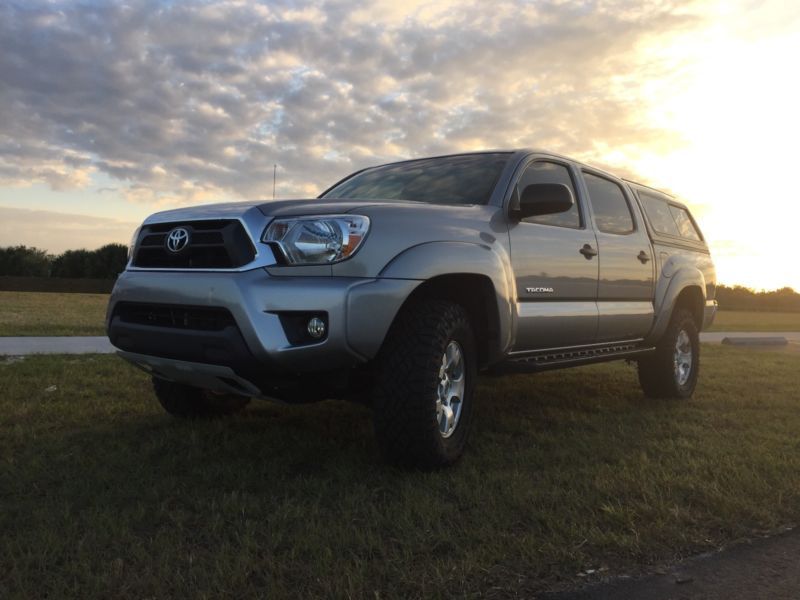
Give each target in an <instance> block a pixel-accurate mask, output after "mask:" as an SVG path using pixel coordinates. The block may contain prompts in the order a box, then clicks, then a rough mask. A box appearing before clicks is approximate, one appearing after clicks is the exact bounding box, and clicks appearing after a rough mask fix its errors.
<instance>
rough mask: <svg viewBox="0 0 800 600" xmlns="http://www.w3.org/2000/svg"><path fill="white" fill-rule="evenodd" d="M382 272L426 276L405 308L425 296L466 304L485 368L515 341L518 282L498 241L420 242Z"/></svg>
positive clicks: (482, 364)
mask: <svg viewBox="0 0 800 600" xmlns="http://www.w3.org/2000/svg"><path fill="white" fill-rule="evenodd" d="M381 276H382V277H393V278H406V277H413V278H415V279H419V278H420V276H422V278H423V280H422V281H421V282H420V284H419V285H418V286H417V287H416V288H415V289H414V291H413V292H412V293H411V294H409V296H408V297H407V298H406V300H405V302H404V303H403V305H402V306H401V307H400V310H401V311H402V310H403V307H405V306H406V305H407V304H408V303H409V302H414V301H418V300H420V299H422V298H425V297H431V298H442V299H446V300H450V301H452V302H455V303H457V304H460V305H461V306H463V307H464V308H465V310H466V311H467V313H468V314H469V317H470V321H471V322H472V324H473V328H474V330H475V338H476V339H475V341H476V345H477V348H478V361H479V365H480V366H481V367H484V366H487V365H489V364H492V363H493V362H496V361H498V360H500V358H502V356H503V355H504V353H505V352H506V350H507V349H508V348H509V347H510V346H511V344H512V340H513V335H512V323H513V314H514V313H513V298H514V292H513V290H514V285H515V284H514V277H513V273H512V272H511V269H510V260H509V259H508V255H507V253H506V252H505V250H504V249H503V248H501V247H499V246H498V245H497V244H493V245H492V246H489V245H483V244H474V243H464V242H431V243H427V244H422V245H419V246H415V247H413V248H410V249H408V250H406V251H405V252H403V253H402V254H400V255H398V256H397V257H395V259H393V260H392V261H391V262H390V263H389V264H388V265H387V266H386V267H385V268H384V269H383V271H382V272H381ZM398 314H399V311H398ZM395 318H397V317H395Z"/></svg>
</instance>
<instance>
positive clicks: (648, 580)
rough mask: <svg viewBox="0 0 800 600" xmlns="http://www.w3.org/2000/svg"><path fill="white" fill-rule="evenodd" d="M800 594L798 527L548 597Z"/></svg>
mask: <svg viewBox="0 0 800 600" xmlns="http://www.w3.org/2000/svg"><path fill="white" fill-rule="evenodd" d="M799 597H800V531H798V530H793V531H789V532H787V533H783V534H780V535H776V536H775V537H771V538H765V539H760V540H753V541H752V542H749V543H744V544H739V545H736V546H733V547H732V548H730V549H727V550H723V551H722V552H720V553H718V554H713V555H711V556H699V557H697V558H692V559H689V560H686V561H684V562H683V563H681V564H679V565H675V566H673V567H671V568H668V569H664V570H662V571H661V573H660V574H656V575H650V576H647V577H643V578H641V579H629V580H627V581H625V580H618V581H614V582H610V583H605V584H600V585H593V586H589V587H586V588H584V589H582V590H579V591H575V592H567V593H561V594H550V595H548V594H545V595H543V596H542V598H543V599H548V600H633V599H636V600H682V599H687V600H689V599H695V600H700V599H702V600H796V599H797V598H799Z"/></svg>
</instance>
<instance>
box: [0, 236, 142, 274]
mask: <svg viewBox="0 0 800 600" xmlns="http://www.w3.org/2000/svg"><path fill="white" fill-rule="evenodd" d="M127 262H128V248H127V247H126V246H125V245H123V244H107V245H105V246H103V247H102V248H98V249H97V250H67V251H66V252H63V253H61V254H58V255H54V254H48V253H47V251H45V250H40V249H39V248H34V247H28V246H10V247H7V248H0V276H4V275H5V276H10V277H69V278H77V279H116V277H117V275H119V274H120V273H121V272H122V271H124V270H125V265H126V264H127Z"/></svg>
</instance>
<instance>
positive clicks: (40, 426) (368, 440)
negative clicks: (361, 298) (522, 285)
mask: <svg viewBox="0 0 800 600" xmlns="http://www.w3.org/2000/svg"><path fill="white" fill-rule="evenodd" d="M702 368H703V373H702V375H701V382H700V385H699V388H698V390H697V393H696V395H695V397H694V399H693V400H691V401H687V402H674V401H648V400H645V399H643V397H642V396H641V393H640V392H639V389H638V387H637V382H636V376H635V371H634V370H633V368H631V367H629V366H627V365H625V364H624V363H613V364H607V365H596V366H592V367H585V368H580V369H573V370H569V371H561V372H549V373H544V374H542V375H538V376H513V377H506V378H498V379H493V378H485V379H482V380H481V384H480V386H479V391H478V396H477V399H478V404H477V406H476V414H475V427H474V430H473V432H472V437H471V442H470V445H469V448H468V451H467V454H466V456H465V458H464V460H462V461H461V462H460V463H459V464H457V465H456V466H455V467H453V468H451V469H448V470H445V471H442V472H435V473H420V472H405V471H401V470H397V469H394V468H391V467H388V466H386V465H384V464H382V463H381V461H380V460H379V458H378V455H377V448H376V446H375V443H374V440H373V437H372V431H371V420H370V412H369V411H368V410H367V409H366V408H363V407H360V406H358V405H350V404H345V403H341V402H326V403H321V404H315V405H306V406H300V407H286V406H279V405H272V404H269V403H264V402H255V401H254V402H253V403H252V404H251V405H250V406H249V407H248V409H247V410H246V411H245V412H244V413H242V414H241V415H238V416H236V417H233V418H230V419H225V420H220V421H199V422H198V421H195V422H185V421H179V420H175V419H172V418H170V417H168V416H167V415H165V414H162V412H161V409H160V407H158V405H157V403H156V401H155V399H154V397H153V394H152V392H151V390H150V387H149V384H148V381H147V378H146V377H145V375H144V374H142V373H140V372H139V371H137V370H135V369H133V368H132V367H129V366H128V365H126V364H124V363H123V362H122V361H121V360H120V359H118V358H116V357H112V356H88V357H74V358H70V357H30V358H28V359H26V360H24V361H21V362H15V363H13V364H12V363H10V362H7V363H6V364H2V363H0V390H2V393H0V414H2V418H1V419H0V507H1V508H0V531H1V532H2V536H0V565H2V569H0V597H3V598H15V597H18V598H34V597H37V598H41V597H53V598H66V597H76V598H100V597H114V598H166V597H193V598H240V597H252V596H256V597H270V598H279V597H304V598H307V597H330V598H341V597H372V598H423V597H424V598H436V597H450V596H459V597H460V596H465V595H466V596H476V597H477V596H480V597H507V596H522V597H529V596H530V595H532V594H534V593H535V592H537V591H538V590H540V589H543V588H547V587H550V586H553V585H564V584H566V585H569V584H570V582H571V581H574V580H576V578H575V575H576V573H578V572H580V571H582V570H585V569H606V568H607V569H608V571H604V572H605V573H618V572H630V570H635V569H638V568H640V567H641V566H642V565H650V564H656V563H659V562H663V561H671V560H674V559H676V558H678V557H682V556H686V555H689V554H693V553H696V552H699V551H703V550H707V549H710V548H713V547H716V546H718V545H720V544H723V543H727V542H729V541H731V540H735V539H738V538H741V537H743V536H748V535H750V534H752V533H753V532H760V531H764V530H771V529H773V528H776V527H778V526H780V525H782V524H786V523H794V522H797V521H798V520H799V519H800V484H799V483H798V482H799V481H800V438H798V435H797V432H798V431H800V410H799V409H800V391H798V386H797V381H798V379H797V373H798V369H799V368H800V356H798V355H797V354H791V353H774V352H760V353H749V352H747V351H744V350H741V349H731V348H724V347H719V346H714V347H711V346H704V348H703V358H702ZM50 386H55V390H53V391H48V389H51V390H52V388H51V387H50Z"/></svg>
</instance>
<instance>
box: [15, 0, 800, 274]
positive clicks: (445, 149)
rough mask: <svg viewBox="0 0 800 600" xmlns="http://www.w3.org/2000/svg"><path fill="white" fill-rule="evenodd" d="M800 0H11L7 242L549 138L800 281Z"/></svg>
mask: <svg viewBox="0 0 800 600" xmlns="http://www.w3.org/2000/svg"><path fill="white" fill-rule="evenodd" d="M798 58H800V3H798V2H795V1H793V0H781V1H774V0H764V1H759V2H751V1H744V0H743V1H738V2H737V1H732V2H708V1H706V2H700V1H692V0H672V1H670V0H664V1H652V2H651V1H648V0H642V1H622V0H610V1H589V0H586V1H575V2H568V1H549V2H544V1H542V2H540V1H533V0H531V1H524V0H517V1H513V2H510V1H504V0H492V1H488V0H455V1H453V0H442V1H426V0H403V1H402V2H398V1H396V0H374V1H371V2H370V1H362V2H353V1H344V0H333V1H322V0H309V1H301V0H275V1H270V2H264V3H255V2H242V1H234V0H229V1H222V2H207V1H204V2H188V1H186V2H180V1H167V0H160V1H156V0H143V1H130V2H127V1H126V2H88V1H83V2H62V1H58V0H52V1H47V2H44V1H38V0H20V1H15V0H4V1H3V2H2V3H0V246H6V245H15V244H26V245H35V246H37V247H39V248H45V249H47V250H49V251H51V252H61V251H63V250H65V249H68V248H79V247H86V248H96V247H99V246H100V245H102V244H105V243H109V242H123V243H127V241H128V239H129V238H130V235H131V233H132V232H133V230H134V228H135V227H136V226H137V224H138V222H140V221H141V220H142V219H143V218H144V217H145V216H147V215H148V214H150V213H152V212H155V211H157V210H163V209H167V208H173V207H178V206H190V205H194V204H202V203H209V202H219V201H233V200H242V199H258V198H264V199H269V198H271V197H272V176H273V165H277V189H276V195H277V197H278V198H295V197H298V198H300V197H314V196H316V195H317V194H318V193H319V192H320V191H322V190H323V189H325V188H326V187H328V185H330V184H331V183H333V182H334V181H336V180H338V179H340V178H341V177H343V176H344V175H346V174H348V173H350V172H352V171H354V170H356V169H359V168H362V167H365V166H370V165H375V164H380V163H382V162H388V161H391V160H396V159H402V158H410V157H417V156H429V155H435V154H445V153H452V152H459V151H466V150H479V149H493V148H517V147H536V148H545V149H548V150H552V151H555V152H559V153H562V154H566V155H568V156H571V157H573V158H576V159H579V160H582V161H584V162H588V163H590V164H593V165H597V166H599V167H602V168H606V169H608V170H609V171H611V172H614V173H616V174H618V175H621V176H626V177H630V178H633V179H636V180H638V181H641V182H643V183H646V184H650V185H653V186H656V187H659V188H661V189H664V190H667V191H669V192H671V193H673V194H676V195H677V196H678V197H679V198H681V199H682V200H684V201H685V202H686V203H687V204H688V205H689V206H690V207H691V208H692V210H693V212H694V213H695V215H696V217H697V219H698V220H699V222H700V225H701V228H702V230H703V232H704V234H705V236H706V238H707V239H708V241H709V244H710V246H711V250H712V254H713V256H714V259H715V262H716V265H717V272H718V277H719V279H720V281H721V282H722V283H727V284H743V285H748V286H751V287H754V288H757V289H775V288H779V287H782V286H787V285H788V286H792V287H794V288H795V289H798V290H800V267H798V266H797V261H796V260H795V257H796V251H795V250H796V245H797V243H798V242H797V241H796V240H797V238H798V232H800V228H799V227H800V208H798V206H800V192H798V188H797V186H796V184H795V180H794V177H793V175H794V171H795V169H796V168H797V167H796V164H795V161H796V157H797V156H798V151H797V149H796V144H797V143H798V142H797V140H800V116H798V111H799V110H800V78H798V76H797V61H798Z"/></svg>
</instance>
